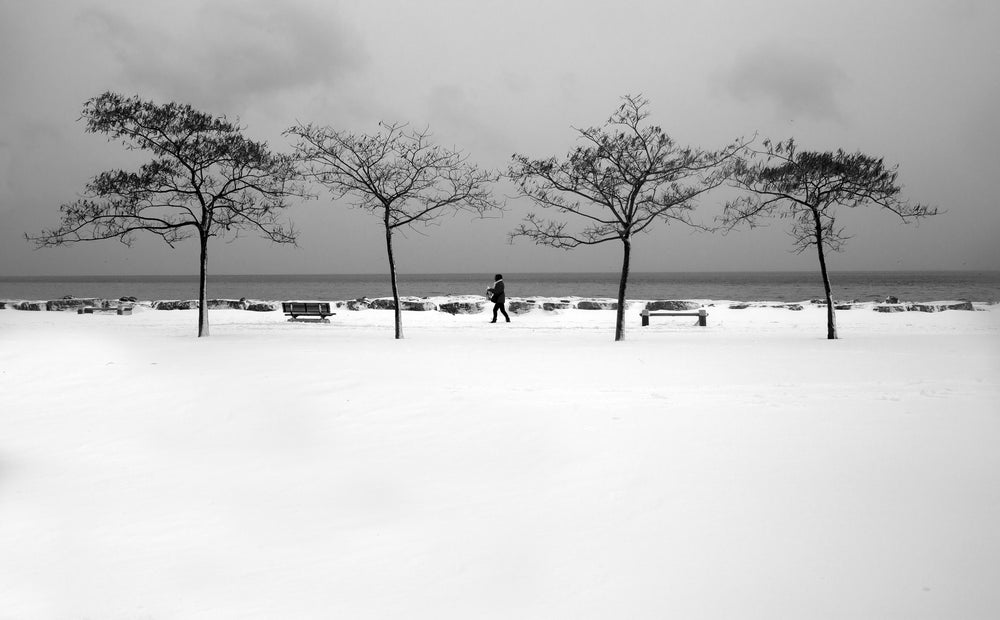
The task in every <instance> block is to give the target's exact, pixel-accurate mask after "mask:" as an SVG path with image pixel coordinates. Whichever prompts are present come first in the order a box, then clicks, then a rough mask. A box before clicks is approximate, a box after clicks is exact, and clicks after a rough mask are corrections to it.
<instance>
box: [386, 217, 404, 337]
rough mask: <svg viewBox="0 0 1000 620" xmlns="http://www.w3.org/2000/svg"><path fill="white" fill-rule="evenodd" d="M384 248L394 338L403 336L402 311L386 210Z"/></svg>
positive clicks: (390, 230)
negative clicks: (386, 254)
mask: <svg viewBox="0 0 1000 620" xmlns="http://www.w3.org/2000/svg"><path fill="white" fill-rule="evenodd" d="M385 249H386V252H387V253H388V254H389V278H390V280H391V281H392V303H393V313H395V319H396V340H402V338H403V311H402V310H401V309H400V307H399V288H398V287H397V286H396V259H395V258H394V257H393V255H392V228H390V227H389V215H388V210H386V220H385Z"/></svg>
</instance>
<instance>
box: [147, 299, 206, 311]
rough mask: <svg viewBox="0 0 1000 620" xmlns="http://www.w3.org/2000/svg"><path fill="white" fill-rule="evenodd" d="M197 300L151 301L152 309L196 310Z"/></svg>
mask: <svg viewBox="0 0 1000 620" xmlns="http://www.w3.org/2000/svg"><path fill="white" fill-rule="evenodd" d="M197 309H198V300H197V299H188V300H178V299H170V300H158V301H154V302H153V310H197Z"/></svg>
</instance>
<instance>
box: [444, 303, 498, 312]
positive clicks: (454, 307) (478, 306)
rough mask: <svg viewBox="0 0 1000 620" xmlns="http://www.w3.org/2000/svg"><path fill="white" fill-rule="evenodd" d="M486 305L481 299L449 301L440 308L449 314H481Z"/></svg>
mask: <svg viewBox="0 0 1000 620" xmlns="http://www.w3.org/2000/svg"><path fill="white" fill-rule="evenodd" d="M485 307H486V304H485V303H484V302H481V301H447V302H445V303H443V304H441V305H439V306H438V310H440V311H441V312H447V313H448V314H479V313H480V312H482V311H483V310H484V309H485Z"/></svg>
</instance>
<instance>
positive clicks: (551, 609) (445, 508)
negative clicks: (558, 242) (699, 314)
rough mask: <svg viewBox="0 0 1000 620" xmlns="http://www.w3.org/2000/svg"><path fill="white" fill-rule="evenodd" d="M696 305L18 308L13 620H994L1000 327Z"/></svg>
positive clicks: (0, 508) (960, 319)
mask: <svg viewBox="0 0 1000 620" xmlns="http://www.w3.org/2000/svg"><path fill="white" fill-rule="evenodd" d="M431 301H433V302H435V303H439V302H440V301H441V300H431ZM700 304H701V305H704V306H706V307H707V310H708V320H707V326H705V327H700V326H698V325H697V318H691V317H654V318H653V319H652V321H651V324H650V325H649V326H648V327H641V326H640V317H639V311H640V310H641V308H642V307H643V304H642V303H639V302H637V303H633V304H632V305H630V306H629V308H628V310H627V312H626V324H627V331H626V340H625V341H624V342H613V335H614V311H613V310H581V309H577V308H566V309H558V310H554V311H544V310H542V309H541V308H537V309H534V310H531V311H528V312H526V313H524V314H519V315H512V317H511V318H512V322H511V323H510V324H506V323H503V322H501V323H498V324H495V325H494V324H489V318H490V317H489V315H488V314H487V313H486V312H481V313H475V314H450V313H447V312H441V311H424V312H417V311H407V312H404V313H403V325H404V330H405V334H406V339H404V340H400V341H396V340H394V339H393V337H392V336H393V331H392V321H393V313H392V312H390V311H386V310H375V309H365V310H360V311H351V310H348V309H347V308H346V307H340V308H335V310H336V312H337V314H336V315H334V316H332V317H330V323H329V324H305V323H289V322H287V321H286V317H284V316H283V315H282V313H281V312H249V311H244V310H237V309H219V310H211V311H210V317H211V330H212V331H211V334H212V335H211V336H210V337H209V338H202V339H198V338H196V337H195V333H196V324H197V318H196V315H197V311H196V310H174V311H163V310H154V309H152V308H150V307H147V306H144V305H139V306H136V307H135V309H134V312H133V313H132V314H131V315H123V316H119V315H116V314H114V313H107V314H77V313H76V312H72V311H68V312H28V311H19V310H11V309H9V308H8V309H5V310H0V394H2V395H3V397H2V400H3V407H2V413H0V420H2V425H0V427H2V429H3V431H2V433H0V558H3V561H0V584H3V586H4V587H3V588H2V589H0V618H3V619H6V618H11V619H15V618H16V619H22V618H104V619H113V618H212V619H218V618H240V619H247V618H352V619H358V618H372V619H376V618H378V619H386V618H407V619H413V618H433V619H440V618H521V619H527V618H539V619H552V618H578V619H586V618H594V619H597V618H612V617H614V618H760V619H765V618H766V619H773V618H811V619H817V618H830V619H840V618H873V619H874V618H879V619H887V618H900V619H903V618H905V619H908V620H909V619H918V618H963V619H979V618H982V619H984V620H985V619H987V618H995V617H997V616H998V614H1000V591H998V590H997V588H996V584H997V583H1000V560H998V558H1000V529H998V528H997V526H996V524H997V523H1000V450H997V446H998V445H1000V305H989V304H981V303H977V304H975V306H974V310H971V311H969V310H943V311H938V312H920V311H908V312H876V311H875V307H876V306H877V305H880V304H876V303H862V304H855V305H853V306H852V307H851V309H850V310H842V311H838V313H837V321H838V328H839V331H840V339H839V340H835V341H828V340H826V339H825V336H826V323H825V321H826V311H825V308H823V307H822V306H820V305H817V304H811V303H809V302H808V301H804V302H802V303H801V304H799V307H800V308H801V309H792V308H791V306H792V305H794V304H777V303H776V304H767V303H757V304H750V305H749V307H743V308H739V307H737V305H736V304H730V303H726V302H709V301H707V300H702V301H701V302H700ZM577 305H578V304H577ZM487 309H488V306H487ZM501 321H502V319H501Z"/></svg>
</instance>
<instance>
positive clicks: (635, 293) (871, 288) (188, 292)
mask: <svg viewBox="0 0 1000 620" xmlns="http://www.w3.org/2000/svg"><path fill="white" fill-rule="evenodd" d="M830 279H831V282H832V286H833V296H834V298H835V299H838V300H859V301H881V300H884V299H885V298H886V297H888V296H894V297H898V298H899V299H901V300H906V301H940V300H966V301H975V302H989V301H1000V271H850V272H834V273H832V274H831V275H830ZM398 281H399V289H400V295H403V296H414V297H432V296H444V295H482V294H484V292H485V290H486V287H487V286H489V285H490V284H491V283H492V281H493V274H402V275H400V276H399V278H398ZM504 282H505V283H506V285H507V293H508V295H509V296H511V297H567V296H577V297H611V298H614V297H617V295H618V274H617V273H509V274H505V276H504ZM197 289H198V279H197V277H196V276H193V275H186V276H78V277H36V278H28V277H0V299H31V300H37V299H58V298H60V297H63V296H65V295H72V296H74V297H98V298H107V299H117V298H119V297H123V296H133V297H136V298H138V299H140V300H157V299H196V298H197V297H198V290H197ZM391 294H392V291H391V288H390V285H389V278H388V276H387V275H385V274H365V275H343V274H328V275H212V274H210V275H209V281H208V295H209V298H213V299H239V298H241V297H246V298H248V299H265V300H282V299H322V300H338V299H357V298H360V297H388V296H390V295H391ZM822 296H823V283H822V280H821V279H820V275H819V272H806V271H794V272H789V271H781V272H773V271H768V272H704V273H694V272H692V273H633V274H631V275H630V277H629V284H628V289H627V293H626V297H627V298H629V299H724V300H739V301H803V300H807V299H816V298H820V297H822Z"/></svg>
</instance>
